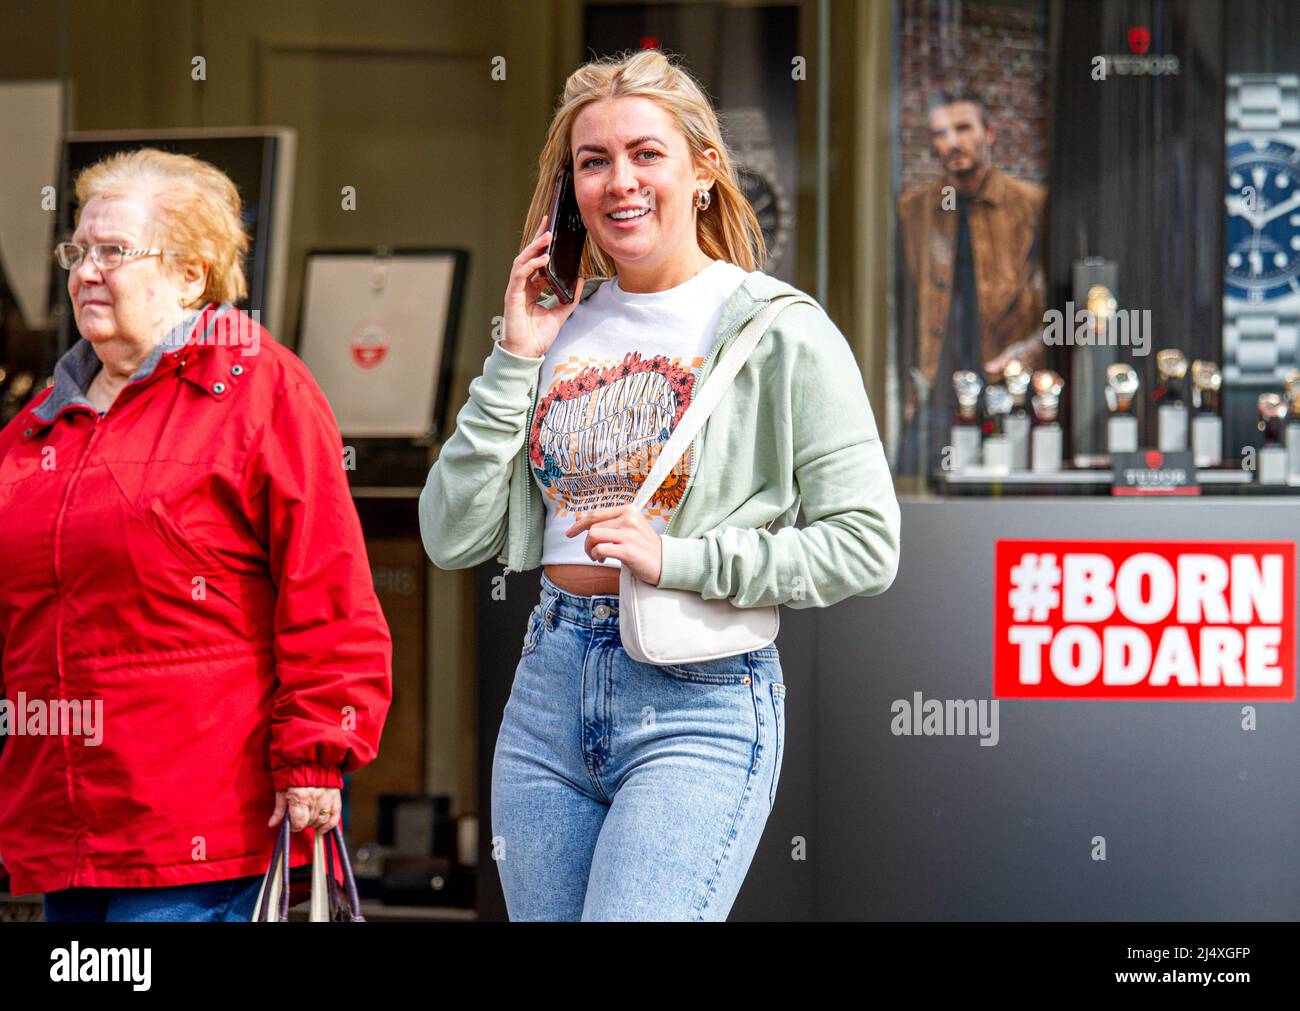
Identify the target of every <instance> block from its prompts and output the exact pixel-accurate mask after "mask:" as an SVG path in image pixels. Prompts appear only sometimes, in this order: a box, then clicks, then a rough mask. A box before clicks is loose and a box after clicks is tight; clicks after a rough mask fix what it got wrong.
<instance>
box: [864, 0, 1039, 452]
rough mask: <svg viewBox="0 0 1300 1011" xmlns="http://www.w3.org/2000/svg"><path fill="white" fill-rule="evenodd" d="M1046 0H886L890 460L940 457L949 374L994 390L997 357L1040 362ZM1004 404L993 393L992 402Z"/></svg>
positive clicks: (949, 416)
mask: <svg viewBox="0 0 1300 1011" xmlns="http://www.w3.org/2000/svg"><path fill="white" fill-rule="evenodd" d="M1046 7H1047V5H1044V4H1041V3H1039V2H1037V0H1005V2H1001V3H996V4H971V3H967V4H936V3H933V2H931V0H899V2H898V6H897V8H896V12H897V18H896V22H895V30H896V33H897V34H896V36H895V54H894V58H895V68H896V71H897V81H898V86H897V89H896V101H897V108H896V113H895V137H894V151H895V157H894V196H895V213H896V215H897V217H896V221H895V236H896V246H895V256H894V287H895V292H894V293H895V298H894V314H893V320H892V324H893V326H892V328H893V340H892V341H891V342H890V349H889V353H890V359H891V368H890V370H889V375H890V380H889V396H888V402H887V415H888V419H889V424H888V426H887V427H888V431H889V433H890V442H889V444H890V449H891V466H892V469H893V471H894V473H895V474H896V475H900V476H901V475H911V476H917V475H924V476H933V475H935V474H936V473H938V472H940V471H942V470H944V469H946V467H945V463H950V462H951V459H952V454H951V452H947V451H946V450H947V449H948V446H949V443H950V442H951V441H952V437H951V431H952V424H953V420H954V417H955V416H956V415H957V414H958V407H959V405H958V402H957V395H956V392H955V390H954V374H955V373H958V372H973V373H974V374H975V376H976V377H977V378H978V380H979V381H980V384H981V385H982V384H983V383H992V384H993V385H994V386H995V387H996V389H995V391H994V392H1001V391H1002V390H1004V389H1006V387H1003V386H1001V385H1000V382H1001V380H1002V376H1003V371H1004V368H1005V366H1006V364H1007V362H1009V361H1011V360H1013V359H1018V360H1019V361H1020V362H1021V364H1022V365H1024V366H1025V367H1026V368H1027V369H1030V370H1034V369H1041V368H1044V367H1045V365H1046V361H1045V354H1044V345H1043V339H1042V337H1043V312H1044V305H1045V301H1046V283H1045V273H1044V265H1043V261H1042V246H1043V228H1044V223H1045V214H1046V203H1047V188H1046V181H1047V170H1048V125H1049V109H1048V91H1047V14H1046ZM966 386H967V387H973V386H975V384H974V383H973V382H968V383H967V384H966ZM965 388H966V387H964V389H965ZM963 395H967V394H966V393H964V394H963ZM981 399H982V398H981ZM1008 403H1009V401H1008V400H1007V398H1006V397H1000V398H998V401H997V407H998V408H999V409H1004V408H1006V407H1007V406H1008ZM977 406H978V407H980V408H983V407H984V406H985V405H984V404H982V403H981V404H979V405H977ZM1043 406H1044V407H1045V408H1046V407H1048V406H1050V407H1051V408H1052V409H1055V405H1043ZM1011 409H1012V410H1014V411H1016V412H1020V411H1025V412H1026V413H1030V412H1032V405H1031V404H1030V403H1019V402H1016V403H1014V404H1013V405H1011Z"/></svg>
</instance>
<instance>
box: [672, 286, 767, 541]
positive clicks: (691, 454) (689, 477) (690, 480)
mask: <svg viewBox="0 0 1300 1011" xmlns="http://www.w3.org/2000/svg"><path fill="white" fill-rule="evenodd" d="M769 302H771V299H765V300H764V301H762V302H761V303H759V306H758V308H757V310H755V311H754V312H752V313H750V314H749V315H748V316H745V317H744V318H742V319H740V320H738V321H737V322H736V323H734V324H732V326H731V328H730V329H729V330H728V331H727V332H726V333H724V334H723V335H722V336H721V337H720V338H718V340H717V342H716V343H714V345H713V349H712V350H711V351H709V354H708V357H706V358H705V359H704V364H703V365H701V366H700V374H699V376H698V378H697V379H696V380H695V382H696V386H695V390H699V389H702V388H703V387H704V381H705V380H706V379H707V378H708V377H709V367H710V365H711V364H712V362H713V359H714V358H715V357H716V356H717V354H718V351H719V350H720V349H721V348H722V345H723V344H725V343H726V342H727V341H728V340H730V339H731V338H732V337H733V336H734V335H735V334H737V333H739V332H740V331H741V330H742V329H744V327H745V326H746V325H747V324H748V323H749V322H751V321H752V320H753V319H754V318H755V317H756V316H758V314H759V313H760V312H762V311H763V310H764V309H766V308H767V306H768V303H769ZM692 392H694V391H692ZM710 417H712V415H710ZM707 425H708V420H707V419H706V420H705V422H704V426H701V428H700V430H699V431H698V432H696V433H695V438H693V439H692V440H691V444H690V447H689V448H688V449H687V458H688V460H689V462H688V464H687V472H686V485H685V487H683V488H682V497H681V498H680V499H679V500H678V502H677V507H676V508H675V509H674V510H673V514H672V515H671V516H669V517H668V523H667V525H666V526H665V527H664V536H665V537H666V536H668V535H669V533H670V532H671V530H672V528H673V523H675V522H676V521H677V517H678V516H680V515H681V512H682V506H683V505H685V504H686V496H687V495H689V494H690V491H691V486H692V485H693V484H694V483H695V444H696V443H697V442H698V441H699V439H700V436H701V435H702V434H703V432H704V427H705V426H707Z"/></svg>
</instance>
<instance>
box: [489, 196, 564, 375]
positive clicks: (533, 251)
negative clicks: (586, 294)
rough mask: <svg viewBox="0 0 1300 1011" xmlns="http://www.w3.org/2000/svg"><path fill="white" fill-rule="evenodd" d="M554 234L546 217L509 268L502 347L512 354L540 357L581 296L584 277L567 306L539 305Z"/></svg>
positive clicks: (558, 303)
mask: <svg viewBox="0 0 1300 1011" xmlns="http://www.w3.org/2000/svg"><path fill="white" fill-rule="evenodd" d="M550 240H551V233H550V232H549V231H547V230H546V217H543V218H542V224H541V227H540V228H539V229H538V231H537V234H536V235H535V236H533V241H532V242H530V243H529V244H528V245H526V246H525V247H524V248H523V249H522V250H520V252H519V255H518V256H516V257H515V262H514V264H513V265H512V266H511V268H510V283H509V285H508V286H507V287H506V303H505V333H504V335H503V336H502V337H501V346H502V347H504V348H505V349H506V350H507V351H509V352H511V353H512V354H517V355H522V356H523V357H525V358H540V357H541V356H542V355H544V354H546V351H547V349H548V348H550V346H551V345H552V344H553V343H555V335H556V334H558V333H559V332H560V327H562V326H563V325H564V321H565V320H567V319H568V318H569V315H570V314H571V313H572V312H573V310H574V309H575V308H576V307H577V305H578V300H579V299H580V298H581V297H582V285H583V278H582V276H581V275H579V277H578V282H577V284H576V286H575V287H574V298H573V301H572V302H570V303H569V304H568V305H565V304H564V303H563V302H560V301H557V302H556V304H555V306H554V307H553V308H550V309H546V308H543V307H542V306H541V305H538V303H537V298H538V296H539V295H541V293H542V289H543V288H545V287H547V285H548V283H549V282H547V280H546V277H545V275H544V274H542V273H541V272H540V271H541V268H542V267H544V266H545V265H546V246H547V244H548V243H549V242H550Z"/></svg>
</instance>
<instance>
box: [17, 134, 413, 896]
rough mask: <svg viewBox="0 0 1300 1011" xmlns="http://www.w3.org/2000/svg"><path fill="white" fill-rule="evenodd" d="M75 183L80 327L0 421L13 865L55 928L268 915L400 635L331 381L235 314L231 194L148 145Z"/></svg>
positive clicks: (328, 811)
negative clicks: (42, 388)
mask: <svg viewBox="0 0 1300 1011" xmlns="http://www.w3.org/2000/svg"><path fill="white" fill-rule="evenodd" d="M77 197H78V201H79V204H80V208H81V209H80V213H79V216H78V219H77V225H76V232H75V233H74V234H73V236H72V239H71V241H70V242H64V243H61V244H60V245H59V246H58V249H57V256H58V258H59V261H60V263H61V265H62V266H63V267H65V268H66V269H67V270H68V272H69V273H68V294H69V295H70V296H71V299H72V304H73V307H74V311H75V313H76V320H77V327H78V329H79V331H80V333H81V337H82V339H81V340H80V341H78V342H77V343H76V344H75V345H74V346H73V347H72V348H71V349H70V350H69V351H68V352H67V353H66V354H65V355H64V356H63V357H62V359H61V360H60V361H59V363H58V365H57V367H56V370H55V377H54V384H53V386H52V387H51V388H50V389H48V390H47V391H46V392H45V394H43V395H42V396H40V397H38V398H36V399H35V400H33V401H32V403H31V404H30V405H28V406H27V407H26V408H25V409H24V410H23V411H22V413H20V414H19V415H18V416H17V417H16V418H15V419H14V420H13V422H11V423H10V424H9V425H8V426H7V427H6V428H5V429H4V430H3V432H0V559H2V560H3V562H2V565H3V570H4V579H3V580H2V581H0V663H2V664H3V666H2V667H0V670H2V671H3V677H2V678H0V690H2V693H3V696H4V700H3V702H0V727H4V722H3V721H4V714H5V713H6V712H7V713H8V715H9V726H8V727H4V729H6V730H7V732H8V734H9V737H8V740H7V742H6V745H5V747H4V750H3V751H2V752H0V859H2V860H3V862H4V865H5V867H6V868H7V870H8V872H9V874H10V876H11V879H12V880H11V890H12V891H13V892H14V893H15V894H22V893H27V892H44V893H46V896H45V911H46V917H47V919H51V920H157V919H169V920H182V919H183V920H196V919H248V917H249V915H250V914H251V912H252V906H253V902H254V899H255V897H256V894H257V889H258V883H259V879H260V875H261V874H262V873H263V872H264V871H265V869H266V865H267V862H268V860H269V858H270V855H271V853H272V850H273V847H274V841H275V837H276V826H278V825H279V824H280V823H281V820H282V819H283V818H284V817H286V816H287V817H288V818H289V819H290V821H291V826H292V828H293V830H294V832H297V833H301V834H298V835H295V836H293V853H292V857H293V858H292V860H291V865H298V864H302V863H306V862H308V861H309V859H310V852H311V840H310V832H302V831H301V830H303V829H305V828H311V829H316V830H320V829H325V830H328V829H330V828H333V827H334V826H335V825H336V824H338V822H339V817H340V788H341V787H342V785H343V774H344V773H347V772H350V771H352V770H354V769H357V768H359V767H360V766H362V765H364V764H365V763H366V762H368V761H370V760H371V759H372V758H373V757H374V756H375V754H376V750H377V748H378V744H379V738H380V732H381V729H382V727H383V723H384V719H385V716H386V715H387V711H388V706H389V703H390V700H391V656H392V646H391V640H390V638H389V632H388V626H387V624H386V623H385V620H384V616H383V614H382V612H381V611H380V608H379V603H378V600H377V599H376V596H375V592H374V586H373V583H372V580H371V575H370V569H369V565H368V562H367V558H366V549H365V544H364V541H363V539H362V534H361V529H360V524H359V522H358V519H357V513H356V509H355V507H354V506H353V503H352V500H351V497H350V495H349V491H348V485H347V479H346V475H345V474H344V472H343V468H342V463H341V453H342V442H341V439H340V436H339V432H338V429H337V427H336V425H335V422H334V419H333V416H332V414H331V412H330V409H329V406H328V404H327V402H326V400H325V398H324V395H323V394H322V393H321V391H320V388H319V387H318V386H317V384H316V383H315V382H314V381H313V379H312V377H311V375H310V374H309V373H308V371H307V370H306V368H305V367H304V366H303V365H302V363H301V362H300V361H299V360H298V359H297V358H296V357H295V356H294V355H293V354H291V353H290V352H288V351H287V350H285V349H284V348H283V347H281V346H280V345H279V344H277V343H276V342H275V341H274V340H273V339H272V338H271V336H270V334H268V333H266V331H264V330H262V329H261V327H260V326H258V325H257V323H256V322H254V321H253V320H252V319H250V318H249V317H248V316H246V315H245V314H244V313H242V312H240V311H238V310H236V309H233V308H232V307H231V303H232V302H235V301H237V300H239V299H241V298H242V297H244V294H245V281H244V275H243V270H242V266H241V263H242V260H243V256H244V253H245V250H246V248H247V238H246V237H245V235H244V234H243V230H242V228H241V225H240V218H239V211H240V203H239V195H238V192H237V191H236V189H235V187H234V185H233V184H232V183H231V181H230V180H229V179H228V178H227V177H226V176H225V175H224V174H223V173H221V172H220V171H219V170H217V169H216V168H214V167H213V166H211V165H208V164H206V163H204V162H202V161H199V160H197V159H195V158H191V157H186V156H182V155H176V154H168V153H164V152H162V151H158V150H152V149H143V150H137V151H132V152H130V153H125V154H119V155H115V156H112V157H110V158H108V159H106V160H105V161H102V162H100V163H99V164H97V165H94V166H92V167H91V168H89V169H87V170H85V171H84V172H83V173H82V174H81V175H80V177H79V178H78V180H77ZM4 703H8V704H7V705H4Z"/></svg>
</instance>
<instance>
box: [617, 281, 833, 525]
mask: <svg viewBox="0 0 1300 1011" xmlns="http://www.w3.org/2000/svg"><path fill="white" fill-rule="evenodd" d="M796 302H807V303H808V304H809V305H812V306H817V308H819V309H820V308H821V306H819V305H817V303H816V302H815V301H813V300H812V299H811V298H809V297H808V296H807V295H803V294H799V295H790V294H786V295H777V296H776V297H775V298H773V299H772V300H771V301H770V302H768V304H767V305H766V306H765V307H764V308H763V310H762V311H761V312H759V314H758V315H757V316H755V317H754V318H753V319H752V320H750V321H749V323H748V324H746V326H745V329H743V330H742V331H741V332H740V336H738V337H737V338H736V340H735V343H733V344H732V345H731V347H730V349H729V350H728V351H727V353H726V354H725V355H724V356H723V358H722V361H720V362H719V363H718V366H717V368H715V369H714V370H713V372H712V373H710V375H709V378H708V379H707V380H706V381H705V383H704V386H703V388H702V389H700V390H699V391H698V393H697V394H696V396H695V399H694V400H692V401H691V406H690V407H688V408H686V413H685V414H683V415H682V417H681V420H680V421H678V422H677V427H676V428H674V429H673V434H672V435H671V436H669V438H668V441H667V442H665V443H664V445H663V448H662V449H661V450H660V451H659V455H658V456H657V457H656V458H655V462H654V466H653V467H651V468H650V473H649V474H648V475H647V476H646V479H645V480H644V481H642V482H641V487H640V488H639V489H638V490H637V493H636V497H635V498H634V499H633V500H632V504H633V505H634V506H635V507H636V508H637V509H641V508H644V506H645V504H646V503H647V502H649V501H650V496H651V495H653V494H654V493H655V492H656V491H657V490H658V489H659V486H660V485H661V484H663V483H664V478H666V477H667V476H668V472H669V471H671V470H672V469H673V467H675V466H677V461H678V460H680V459H681V458H682V455H683V454H684V453H685V452H686V449H687V447H688V446H689V445H690V443H691V440H692V439H693V438H695V433H696V432H698V431H699V430H700V428H702V427H703V425H704V422H705V421H706V420H707V419H708V416H709V415H710V414H711V413H712V411H713V409H714V408H715V407H717V406H718V404H719V403H720V402H721V400H722V395H723V394H724V393H726V392H727V389H728V388H729V387H730V386H731V382H732V380H733V379H735V378H736V373H738V372H739V371H740V367H741V366H742V365H744V364H745V361H746V360H747V359H748V358H749V356H750V354H751V352H753V350H754V348H756V347H758V342H759V340H760V339H762V337H763V334H765V333H766V332H767V328H768V327H769V326H771V325H772V320H774V319H775V318H776V316H777V314H778V313H780V312H781V310H782V309H785V308H786V307H787V306H790V305H793V304H794V303H796Z"/></svg>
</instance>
